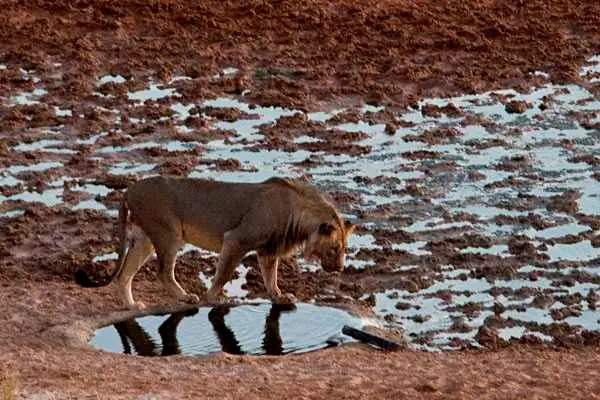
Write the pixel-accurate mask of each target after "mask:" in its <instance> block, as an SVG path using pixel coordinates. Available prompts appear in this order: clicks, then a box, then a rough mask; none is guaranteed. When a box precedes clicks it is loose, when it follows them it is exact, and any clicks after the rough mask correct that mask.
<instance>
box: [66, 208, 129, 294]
mask: <svg viewBox="0 0 600 400" xmlns="http://www.w3.org/2000/svg"><path fill="white" fill-rule="evenodd" d="M128 216H129V207H128V206H127V200H126V198H125V196H124V197H123V200H121V207H120V208H119V227H118V229H119V258H118V260H117V268H115V270H114V271H113V273H112V274H110V276H108V277H106V278H104V279H103V280H100V281H94V280H92V279H91V278H90V274H89V273H88V272H87V271H84V270H82V269H80V270H78V271H77V272H75V282H77V284H78V285H80V286H83V287H88V288H91V287H100V286H106V285H108V284H109V283H111V282H112V280H113V279H114V278H115V277H118V276H119V274H120V273H121V271H122V270H123V264H124V263H125V255H126V252H127V219H128Z"/></svg>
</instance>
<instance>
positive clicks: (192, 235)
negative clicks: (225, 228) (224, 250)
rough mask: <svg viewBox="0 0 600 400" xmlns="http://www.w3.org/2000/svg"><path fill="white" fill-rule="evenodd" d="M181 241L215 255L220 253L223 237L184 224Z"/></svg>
mask: <svg viewBox="0 0 600 400" xmlns="http://www.w3.org/2000/svg"><path fill="white" fill-rule="evenodd" d="M183 240H185V241H186V242H187V243H190V244H193V245H194V246H196V247H200V248H202V249H204V250H209V251H214V252H217V253H218V252H220V251H221V247H222V245H223V235H220V234H216V233H215V232H209V231H208V230H205V229H202V228H199V227H195V226H190V225H185V224H184V225H183Z"/></svg>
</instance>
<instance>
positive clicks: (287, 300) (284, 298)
mask: <svg viewBox="0 0 600 400" xmlns="http://www.w3.org/2000/svg"><path fill="white" fill-rule="evenodd" d="M297 301H298V300H297V299H296V296H294V295H293V294H291V293H283V294H280V295H279V296H275V297H273V298H272V302H273V303H274V304H280V305H289V304H295V303H296V302H297Z"/></svg>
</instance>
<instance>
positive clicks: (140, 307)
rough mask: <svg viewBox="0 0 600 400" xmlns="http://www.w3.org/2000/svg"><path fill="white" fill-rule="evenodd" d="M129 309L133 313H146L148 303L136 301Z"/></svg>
mask: <svg viewBox="0 0 600 400" xmlns="http://www.w3.org/2000/svg"><path fill="white" fill-rule="evenodd" d="M128 307H129V309H130V310H132V311H144V310H145V309H146V303H144V302H143V301H136V302H134V303H133V304H129V305H128Z"/></svg>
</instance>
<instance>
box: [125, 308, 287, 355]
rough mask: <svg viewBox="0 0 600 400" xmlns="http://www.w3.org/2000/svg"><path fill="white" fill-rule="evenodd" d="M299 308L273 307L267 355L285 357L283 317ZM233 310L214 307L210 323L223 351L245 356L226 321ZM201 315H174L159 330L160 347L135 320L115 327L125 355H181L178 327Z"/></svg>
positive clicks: (265, 347)
mask: <svg viewBox="0 0 600 400" xmlns="http://www.w3.org/2000/svg"><path fill="white" fill-rule="evenodd" d="M295 309H296V308H295V306H293V305H291V306H290V305H276V304H273V305H272V306H271V309H270V311H269V313H268V314H267V316H266V318H265V323H264V330H263V338H262V350H263V352H264V354H267V355H282V354H285V353H286V351H285V349H284V345H283V340H282V338H281V334H280V329H279V320H280V317H281V315H282V314H284V313H287V312H291V311H294V310H295ZM230 310H231V307H228V306H219V307H214V308H212V309H211V310H210V312H209V313H208V320H209V321H210V323H211V325H212V328H213V331H214V333H215V334H216V337H217V339H218V341H219V343H220V346H221V350H222V351H224V352H226V353H230V354H245V352H244V351H243V350H242V346H241V345H240V343H239V341H238V339H237V338H236V335H235V332H234V331H233V330H232V329H231V328H230V327H229V326H228V325H227V324H226V322H225V316H226V315H227V314H229V312H230ZM197 313H198V309H197V308H196V309H192V310H188V311H181V312H176V313H173V314H171V315H170V316H169V317H168V318H167V319H166V320H165V321H164V322H163V323H162V324H161V325H160V326H159V328H158V333H159V335H160V340H161V342H162V345H158V343H157V341H156V340H153V339H152V337H151V336H150V335H149V334H148V332H147V331H146V330H145V329H144V328H143V327H142V326H141V325H140V324H139V323H138V322H137V321H136V320H135V319H129V320H126V321H122V322H118V323H116V324H114V327H115V328H116V330H117V332H118V334H119V337H120V339H121V344H122V346H123V352H124V353H126V354H133V353H135V354H137V355H141V356H168V355H174V354H180V353H181V349H180V347H179V341H178V339H177V327H178V326H179V323H180V322H181V321H182V320H183V319H184V318H186V317H189V316H192V315H196V314H197Z"/></svg>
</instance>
